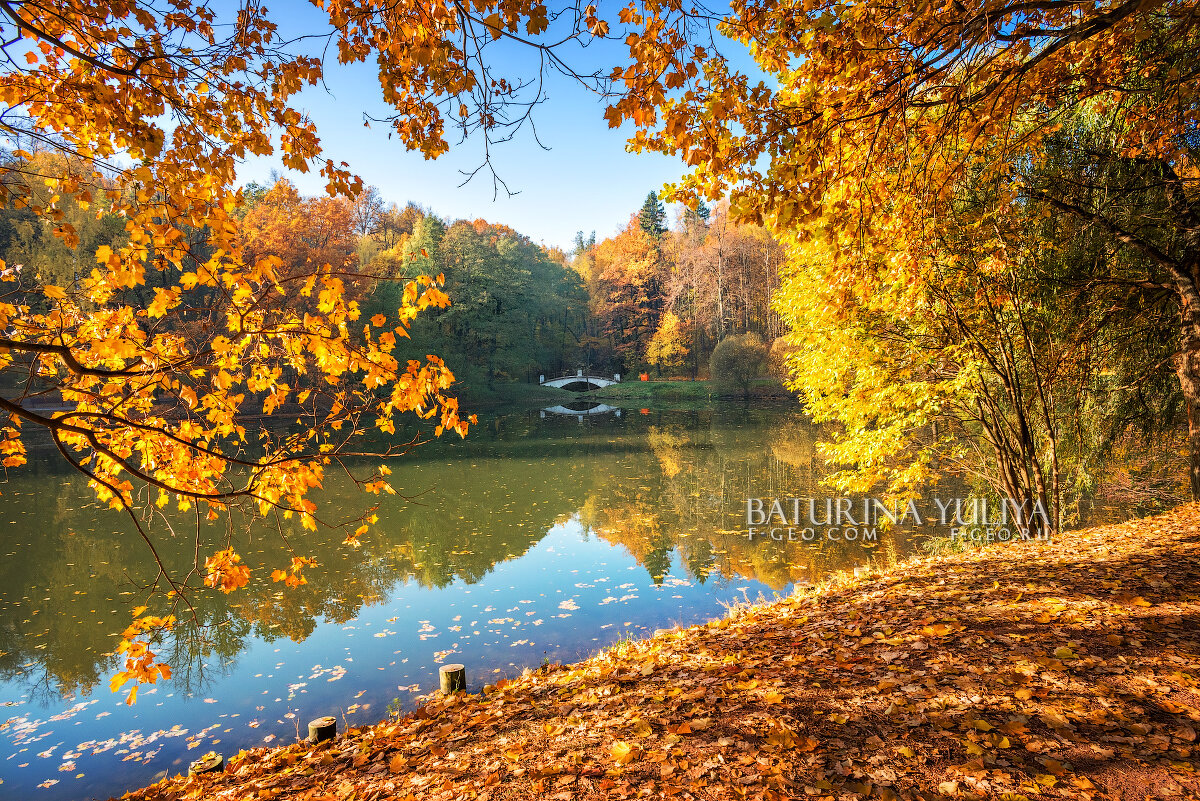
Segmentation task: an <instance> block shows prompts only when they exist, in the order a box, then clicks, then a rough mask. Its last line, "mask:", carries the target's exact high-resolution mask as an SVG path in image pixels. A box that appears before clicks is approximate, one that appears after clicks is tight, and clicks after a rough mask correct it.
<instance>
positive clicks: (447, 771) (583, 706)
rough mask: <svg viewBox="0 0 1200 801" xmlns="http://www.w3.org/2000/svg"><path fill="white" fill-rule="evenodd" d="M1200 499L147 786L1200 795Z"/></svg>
mask: <svg viewBox="0 0 1200 801" xmlns="http://www.w3.org/2000/svg"><path fill="white" fill-rule="evenodd" d="M1198 614H1200V506H1198V505H1188V506H1184V507H1181V508H1179V509H1177V510H1174V511H1172V512H1169V513H1167V514H1164V515H1160V516H1158V517H1155V518H1149V519H1146V520H1139V521H1133V522H1130V523H1126V524H1121V525H1114V526H1105V527H1099V528H1094V529H1088V530H1085V531H1079V532H1071V533H1069V534H1067V535H1064V537H1063V538H1062V539H1061V541H1059V542H1056V543H1054V544H1046V543H1038V542H1030V543H1020V544H1012V545H1005V546H997V547H993V548H990V549H986V550H984V551H980V552H972V553H964V554H955V555H950V556H945V557H941V558H937V559H922V560H917V561H913V562H909V563H906V564H904V565H901V566H899V567H897V568H894V569H892V570H890V571H888V572H887V573H884V574H882V575H876V576H867V577H863V578H860V579H856V580H853V581H850V582H847V583H843V584H835V585H831V586H827V587H824V588H822V589H819V590H815V591H811V592H807V593H805V594H803V595H797V596H794V597H791V598H789V599H786V600H783V601H777V602H773V603H768V604H762V605H756V606H747V607H744V608H738V609H734V610H731V614H730V615H729V616H728V617H727V618H725V619H721V620H717V621H712V622H710V623H708V624H707V625H699V626H693V627H691V628H688V629H683V630H675V631H669V632H662V633H660V634H658V635H657V636H655V637H653V638H651V639H647V640H642V641H633V642H625V643H621V644H619V645H618V646H615V647H613V648H611V649H609V650H607V651H604V652H602V653H601V654H599V655H597V656H595V657H593V658H592V659H589V660H587V661H585V662H581V663H579V664H575V665H569V666H550V667H548V668H546V669H544V670H541V671H537V672H531V673H528V674H526V675H524V676H521V677H519V678H517V679H514V680H511V681H506V682H501V683H499V684H497V685H496V686H494V687H489V688H487V691H486V692H485V693H484V694H482V695H474V696H452V697H449V698H441V697H435V698H433V699H432V700H430V701H429V703H428V704H427V705H426V706H424V707H422V708H421V709H419V710H417V711H416V712H415V713H414V714H411V715H409V716H407V717H405V718H403V719H401V720H399V721H389V722H384V723H381V724H378V725H376V726H373V727H367V728H361V729H352V730H351V731H350V732H348V733H347V734H346V735H345V736H343V737H341V738H339V739H338V740H336V741H333V742H330V743H324V744H322V745H320V746H316V747H313V746H310V745H307V744H295V745H291V746H287V747H284V748H275V749H257V750H254V751H251V752H244V753H242V754H239V755H237V756H236V757H234V758H233V759H232V760H231V765H230V770H229V772H228V773H224V774H218V775H215V776H213V775H210V776H206V777H202V778H193V779H183V778H174V779H169V780H166V781H164V782H162V783H160V784H158V785H155V786H153V787H150V788H147V789H144V790H141V791H138V792H137V793H134V794H132V795H131V796H130V798H133V799H139V800H141V801H149V800H150V799H164V800H165V799H183V798H205V799H210V798H212V799H273V798H288V799H292V798H295V799H350V798H354V799H385V798H386V799H409V798H421V799H435V798H436V799H442V798H444V799H463V798H476V799H483V800H485V801H491V800H492V799H540V798H551V799H557V800H558V801H572V800H573V799H590V798H634V797H637V798H682V799H733V798H766V799H776V798H829V799H833V798H839V799H840V798H867V797H871V798H882V799H896V798H905V799H910V798H911V799H918V798H920V799H934V798H994V799H1008V800H1009V801H1018V800H1019V799H1021V798H1113V799H1116V798H1121V799H1131V798H1146V797H1150V796H1153V795H1155V794H1157V795H1161V796H1163V797H1195V796H1196V795H1197V793H1200V780H1197V775H1196V767H1197V762H1198V761H1200V760H1198V756H1197V752H1196V750H1195V749H1196V736H1197V735H1196V729H1197V726H1198V725H1200V724H1198V723H1197V722H1198V721H1200V683H1198V680H1200V626H1198V623H1197V615H1198Z"/></svg>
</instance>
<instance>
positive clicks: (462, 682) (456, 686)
mask: <svg viewBox="0 0 1200 801" xmlns="http://www.w3.org/2000/svg"><path fill="white" fill-rule="evenodd" d="M438 678H440V679H441V681H442V692H443V693H446V694H449V693H456V692H458V691H459V690H465V689H467V668H466V665H442V666H441V667H440V668H438Z"/></svg>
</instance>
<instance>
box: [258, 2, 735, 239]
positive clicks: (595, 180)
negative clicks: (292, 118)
mask: <svg viewBox="0 0 1200 801" xmlns="http://www.w3.org/2000/svg"><path fill="white" fill-rule="evenodd" d="M293 11H294V12H295V13H292V12H293ZM276 18H277V20H278V21H279V22H280V23H281V31H280V32H281V33H282V34H284V35H291V34H298V33H312V32H313V31H314V30H317V31H319V30H324V29H326V28H327V25H328V20H323V19H322V17H321V16H320V12H319V11H317V10H315V9H313V8H312V7H309V6H307V5H301V4H296V5H295V6H294V8H289V15H288V16H287V18H279V17H276ZM322 23H324V25H322ZM729 44H730V48H729V49H731V50H733V51H737V53H738V54H737V58H738V61H739V62H742V63H739V66H741V67H743V68H746V67H749V68H750V69H753V66H752V65H753V62H752V61H751V60H750V59H749V57H748V55H747V54H746V53H745V51H744V49H743V48H740V47H739V46H737V45H734V44H732V43H729ZM505 45H506V43H505V42H499V43H496V45H495V46H494V49H493V52H494V53H495V58H494V59H492V63H494V64H495V65H496V66H497V67H498V70H497V73H498V74H499V75H507V76H508V77H510V78H511V77H513V76H514V75H523V76H526V77H528V76H531V75H533V74H536V67H535V65H534V64H533V63H531V61H530V59H531V58H532V53H531V52H530V51H529V50H528V49H517V48H516V46H508V47H506V46H505ZM332 51H333V48H331V54H330V56H329V57H328V58H327V59H326V64H325V73H326V74H325V84H326V85H325V86H323V87H310V88H308V89H306V90H305V91H304V92H303V93H302V94H301V95H300V96H299V97H298V98H294V100H293V103H294V105H295V106H296V107H297V108H299V109H300V110H302V111H304V112H306V113H308V114H309V115H310V117H311V118H312V120H313V121H314V122H315V123H316V125H317V130H318V132H319V134H320V137H321V142H322V145H323V147H324V149H325V154H324V155H325V157H326V158H331V159H333V160H334V161H335V162H339V161H346V162H348V163H349V164H350V166H351V168H352V169H354V170H355V172H356V173H357V174H358V175H359V176H361V177H362V179H363V181H364V182H365V183H367V184H369V185H374V186H377V187H378V188H379V190H380V193H381V194H382V195H383V197H384V199H385V200H387V201H394V202H396V203H398V204H400V205H404V203H406V202H408V201H413V202H415V203H418V204H419V205H422V206H425V207H428V208H430V209H432V210H433V212H434V213H436V214H438V215H439V216H442V217H449V218H451V219H458V218H475V217H482V218H485V219H487V220H489V221H492V222H498V223H504V224H506V225H509V226H511V227H512V228H514V229H516V230H518V231H520V232H522V233H524V234H526V235H528V236H529V237H531V238H532V239H533V240H535V241H537V242H541V243H543V244H545V245H554V246H558V247H562V248H564V249H569V247H570V245H571V242H572V241H573V239H574V237H575V233H576V232H577V231H583V232H584V233H585V234H587V233H590V232H591V231H595V232H596V234H597V236H598V237H599V238H601V239H603V238H604V237H606V236H610V235H612V234H614V233H615V232H617V231H618V230H619V229H620V228H622V227H623V226H624V225H625V224H626V222H627V221H628V220H629V217H630V215H631V214H634V213H635V212H636V211H637V210H638V209H639V208H640V207H641V205H642V203H643V201H644V200H645V198H646V194H647V193H648V192H650V191H653V190H658V189H661V188H662V185H663V184H664V183H666V182H669V181H674V180H676V179H678V178H679V177H680V176H681V175H682V174H683V172H684V170H685V167H684V164H683V162H682V160H680V159H678V158H673V157H671V158H668V157H666V156H662V155H658V154H632V153H628V152H626V150H625V143H626V139H627V137H628V136H629V135H630V134H631V133H632V127H631V126H625V127H623V128H621V129H616V130H614V129H610V128H609V127H608V123H607V122H606V121H605V120H604V118H603V112H604V107H605V105H604V103H603V101H602V100H601V98H599V97H598V96H596V95H595V94H593V93H591V92H589V91H587V90H586V89H584V88H583V87H581V86H579V85H578V84H577V83H575V82H573V81H571V80H569V79H567V78H565V77H563V76H561V75H558V74H555V73H547V74H546V78H547V91H546V102H545V103H544V104H542V105H540V106H539V107H538V108H537V109H536V110H535V112H534V123H535V124H536V126H537V139H538V140H540V141H541V143H542V144H544V145H546V146H547V147H548V148H549V150H544V149H543V148H542V147H540V146H539V145H538V141H537V140H535V138H534V136H533V133H532V131H531V130H529V129H528V128H526V129H522V130H521V131H519V132H518V133H517V134H516V136H515V137H514V139H513V140H512V141H509V142H506V143H503V144H501V145H499V146H498V147H496V148H495V149H494V150H493V153H492V156H493V157H492V163H493V165H494V167H495V169H496V171H497V173H498V174H499V175H500V177H501V178H502V179H503V180H504V181H505V182H506V183H507V184H508V188H509V189H510V190H512V191H514V192H516V193H517V194H515V195H513V196H508V195H507V194H506V193H505V192H504V190H503V189H501V190H500V191H499V193H498V194H497V193H494V190H493V183H492V179H491V175H490V173H488V172H487V171H486V170H484V171H481V172H480V173H479V174H478V175H477V176H476V177H475V178H474V179H473V180H472V181H470V182H469V183H468V184H466V185H465V186H461V187H460V186H459V185H460V184H461V183H462V182H463V178H464V176H463V174H462V172H461V171H468V172H469V171H471V170H473V169H475V168H476V167H478V166H479V165H480V163H481V162H482V160H483V143H482V141H481V140H477V139H468V140H467V141H465V142H463V143H461V144H459V143H457V132H454V131H451V132H450V135H451V138H450V139H449V141H450V144H451V149H450V152H449V153H447V154H445V155H443V156H442V157H441V158H438V159H436V160H434V161H427V160H426V159H425V158H424V157H423V156H422V155H421V154H420V153H413V152H409V151H407V150H405V148H404V146H403V145H402V144H400V143H399V142H398V141H397V140H395V139H392V140H389V139H388V136H387V134H388V127H387V125H386V124H382V123H381V124H376V125H374V126H373V127H371V128H369V129H368V128H365V127H363V112H364V110H365V111H368V112H370V113H373V114H374V115H375V116H384V115H385V114H386V112H387V107H386V106H385V105H384V103H383V100H382V95H381V92H380V89H379V85H378V79H377V75H376V71H375V65H374V61H373V59H369V60H368V62H367V63H365V64H354V65H339V64H338V63H337V60H336V57H335V55H334V53H333V52H332ZM567 54H568V55H569V56H570V57H571V58H572V60H573V61H574V62H575V63H578V64H581V65H582V66H583V67H584V68H585V69H590V68H594V67H597V66H600V65H603V66H605V67H606V68H607V69H611V67H612V66H613V65H614V64H616V63H620V61H621V59H622V58H623V57H624V58H627V57H628V55H627V51H626V50H625V47H624V45H623V44H621V43H613V42H603V43H600V44H599V46H597V44H596V43H592V44H591V45H590V46H589V47H588V48H587V49H580V48H573V49H572V50H570V51H568V53H567ZM272 170H278V171H280V172H283V173H284V174H285V175H287V177H288V178H289V179H290V180H292V181H293V182H294V183H296V184H297V185H298V186H299V188H300V190H301V192H302V193H304V194H314V195H315V194H319V193H321V192H323V191H324V183H323V181H322V179H321V177H320V175H319V174H318V173H316V172H314V173H309V174H307V175H304V174H299V173H292V172H285V171H283V170H282V168H281V164H280V162H279V159H278V158H263V159H254V160H251V161H249V162H247V163H246V164H245V165H244V168H243V169H242V170H240V171H239V179H240V180H241V181H242V182H248V181H252V180H257V181H259V182H266V181H268V180H269V176H270V175H271V172H272ZM672 216H673V215H672Z"/></svg>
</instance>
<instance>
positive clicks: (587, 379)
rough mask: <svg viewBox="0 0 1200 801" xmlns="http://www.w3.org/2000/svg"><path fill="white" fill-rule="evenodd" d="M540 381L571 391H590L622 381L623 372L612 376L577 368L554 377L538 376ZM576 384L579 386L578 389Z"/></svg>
mask: <svg viewBox="0 0 1200 801" xmlns="http://www.w3.org/2000/svg"><path fill="white" fill-rule="evenodd" d="M538 383H539V384H541V385H542V386H544V387H555V388H557V389H567V390H568V391H571V392H590V391H591V390H593V389H601V388H602V387H611V386H612V385H613V384H619V383H621V374H620V373H616V374H615V375H612V376H606V375H585V374H584V372H583V370H576V371H575V372H574V373H567V374H565V375H560V376H555V377H553V378H546V376H545V375H541V376H538ZM576 386H578V387H579V388H578V389H576V388H575V387H576Z"/></svg>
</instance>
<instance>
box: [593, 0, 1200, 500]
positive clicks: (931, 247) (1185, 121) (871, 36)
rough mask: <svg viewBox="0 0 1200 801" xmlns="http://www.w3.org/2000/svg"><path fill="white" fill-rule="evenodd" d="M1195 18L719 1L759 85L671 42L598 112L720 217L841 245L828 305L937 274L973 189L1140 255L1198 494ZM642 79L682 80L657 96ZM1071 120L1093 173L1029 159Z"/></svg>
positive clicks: (1124, 253) (930, 282)
mask: <svg viewBox="0 0 1200 801" xmlns="http://www.w3.org/2000/svg"><path fill="white" fill-rule="evenodd" d="M1198 14H1200V10H1198V7H1197V5H1196V3H1194V2H1186V1H1183V0H1180V1H1178V2H1165V3H1156V4H1150V5H1147V4H1143V3H1137V2H1119V3H1115V4H1113V3H1101V2H1088V3H1059V2H1050V3H1039V4H1032V5H1031V4H1024V3H1007V2H987V1H986V0H985V1H982V2H974V3H966V4H961V3H960V4H954V5H950V6H939V5H921V4H915V5H914V4H908V5H889V4H886V3H876V2H867V3H862V4H851V5H847V4H843V3H834V2H817V3H813V4H806V5H805V6H804V8H803V9H799V10H796V11H792V10H788V11H786V12H785V10H784V9H782V8H781V7H779V6H778V5H777V4H775V3H773V2H757V1H755V0H751V2H742V3H736V4H734V6H733V8H732V11H731V14H730V15H729V16H728V18H727V19H726V20H725V22H724V30H725V31H726V32H727V33H728V34H729V35H730V36H733V37H735V38H737V39H739V40H740V41H741V42H742V43H743V44H745V45H747V46H749V47H751V48H752V51H753V53H754V56H755V59H756V62H757V66H758V67H759V68H760V69H761V70H763V71H764V72H766V73H768V74H769V75H770V76H771V79H772V80H771V82H770V83H768V82H765V81H759V80H757V79H756V78H754V77H750V76H747V75H745V74H739V73H738V72H736V70H735V69H734V67H732V66H731V64H732V63H734V62H730V61H726V60H721V59H718V58H708V60H706V61H704V68H703V72H702V74H700V75H697V76H694V77H693V76H689V75H688V71H687V69H686V64H685V63H684V61H685V58H684V54H685V53H690V54H691V55H698V54H699V51H695V52H693V51H692V50H691V48H692V46H693V42H684V41H676V42H675V44H674V46H670V45H669V44H668V46H667V49H668V54H667V55H664V57H663V58H662V59H661V60H660V61H659V63H658V64H657V65H656V66H657V67H658V69H659V74H658V75H657V76H655V77H653V78H652V77H651V74H652V68H651V67H650V66H649V65H647V66H646V68H645V69H644V70H643V69H639V68H635V69H632V70H629V71H627V72H626V73H625V74H624V75H623V76H622V81H623V85H624V87H625V90H626V91H625V94H624V95H623V96H622V97H621V98H620V99H619V100H618V101H617V102H616V103H615V104H614V107H613V108H612V109H611V110H610V113H609V119H610V122H612V123H613V124H618V123H620V122H621V121H623V120H626V119H633V120H635V121H638V118H641V119H640V123H641V125H642V127H643V128H644V130H643V131H642V132H640V133H639V134H638V135H637V136H636V137H635V140H634V146H635V147H638V148H643V149H649V150H657V151H662V152H667V153H676V154H679V155H681V156H683V157H684V158H685V160H686V161H687V162H688V164H690V165H692V166H693V168H694V169H693V171H692V172H691V173H690V174H689V175H688V176H687V177H685V179H684V180H683V181H681V182H680V184H679V185H678V186H677V187H676V195H677V196H679V197H686V196H690V195H698V196H701V197H706V198H715V197H718V196H720V195H722V194H725V193H726V192H728V193H729V194H730V195H731V197H732V208H733V211H734V213H735V214H736V215H738V216H739V217H741V218H744V219H750V220H754V221H764V222H766V223H767V224H768V225H770V226H772V228H773V229H774V230H775V231H776V232H778V233H780V234H781V235H782V236H784V237H785V238H786V239H787V240H788V241H789V243H791V244H792V245H794V246H800V247H802V246H804V245H805V243H807V242H810V241H813V240H817V239H820V240H823V241H827V242H836V243H837V245H838V246H837V247H835V248H831V249H830V250H829V251H828V252H827V255H828V257H829V258H831V259H832V260H833V261H832V263H831V265H830V269H829V278H830V280H831V281H833V282H834V289H835V290H837V292H836V293H835V296H834V300H835V301H836V302H839V303H851V302H854V299H861V297H862V296H861V293H862V292H866V291H870V292H874V291H876V290H879V291H880V292H881V293H882V294H884V295H886V294H889V293H892V292H893V290H895V291H896V293H897V294H899V290H900V289H901V288H902V287H905V286H908V287H910V288H912V294H913V295H916V294H919V293H920V292H921V291H922V289H924V288H929V287H932V286H934V285H935V283H936V281H937V280H939V276H938V272H937V265H938V264H939V256H938V254H939V253H943V254H944V253H945V252H946V251H945V249H944V248H942V247H941V244H942V242H943V240H944V239H945V238H946V235H947V233H948V231H949V229H950V227H951V226H952V225H953V224H952V223H950V222H949V221H950V220H952V219H953V218H954V217H955V215H954V209H953V206H954V204H955V203H956V202H957V201H958V200H959V199H961V198H962V197H963V193H964V192H967V191H969V190H970V189H971V188H972V187H980V186H995V187H998V188H999V191H998V192H997V193H996V194H995V196H994V197H993V198H992V200H991V202H992V204H993V211H994V212H995V213H997V214H999V215H1001V216H1003V217H1006V218H1007V219H1010V220H1019V219H1023V218H1024V219H1028V218H1027V217H1026V215H1025V212H1026V209H1027V207H1029V206H1030V205H1031V204H1032V205H1039V206H1040V207H1041V208H1044V209H1046V210H1047V211H1049V212H1050V213H1053V214H1059V215H1063V214H1065V215H1071V216H1073V217H1075V218H1077V219H1078V220H1079V221H1080V222H1081V224H1082V225H1084V226H1085V227H1086V228H1088V229H1089V230H1091V231H1097V232H1104V233H1105V234H1106V235H1107V236H1108V237H1109V246H1110V247H1111V248H1112V249H1113V250H1114V251H1115V252H1117V253H1118V254H1121V255H1120V258H1121V259H1125V260H1132V261H1139V262H1141V263H1143V264H1145V265H1152V266H1153V272H1152V273H1147V274H1145V275H1144V276H1143V277H1142V279H1140V280H1142V282H1143V285H1142V287H1139V290H1140V289H1150V288H1152V287H1157V288H1160V289H1162V290H1164V291H1168V292H1170V293H1171V295H1172V297H1173V298H1174V303H1175V306H1176V310H1177V315H1178V317H1177V321H1178V330H1177V335H1176V336H1177V340H1176V341H1177V347H1176V349H1175V357H1174V359H1173V362H1174V366H1175V368H1176V373H1177V378H1178V382H1179V387H1180V389H1181V391H1182V393H1183V395H1184V396H1185V398H1186V399H1187V403H1188V407H1189V410H1190V411H1189V414H1188V418H1189V425H1190V427H1191V434H1192V436H1191V440H1192V443H1193V445H1192V468H1191V475H1192V485H1193V492H1194V493H1195V494H1197V495H1198V496H1200V413H1197V410H1198V409H1200V406H1198V404H1200V382H1198V381H1197V376H1198V375H1200V336H1198V334H1200V328H1198V327H1197V321H1198V320H1200V317H1198V316H1197V312H1196V309H1197V308H1200V306H1198V299H1200V293H1198V292H1197V286H1200V283H1198V282H1200V255H1198V253H1200V251H1198V250H1197V239H1196V236H1197V235H1196V231H1197V226H1196V223H1195V220H1196V202H1197V201H1196V192H1197V173H1196V166H1195V165H1196V161H1195V155H1196V153H1195V148H1196V143H1197V140H1196V136H1195V131H1196V129H1197V123H1198V117H1200V104H1198V103H1197V100H1198V97H1197V95H1198V93H1200V82H1198V81H1197V80H1196V77H1197V66H1196V65H1197V59H1196V57H1195V56H1196V52H1197V49H1198V48H1197V45H1198V41H1197V36H1198V34H1197V25H1196V23H1197V17H1198ZM669 40H670V37H669V36H668V37H659V38H657V39H656V41H658V42H659V43H663V42H669ZM704 55H705V56H711V55H712V51H711V50H707V49H706V50H705V51H704ZM652 81H654V82H655V83H656V84H657V85H661V86H665V87H668V88H669V87H678V89H677V91H674V92H672V91H662V92H660V93H657V94H656V93H654V92H653V91H652V83H651V82H652ZM1079 115H1084V116H1090V117H1092V118H1094V119H1096V120H1100V121H1103V122H1102V127H1103V130H1104V135H1103V137H1101V138H1096V137H1093V138H1091V139H1090V141H1080V142H1079V143H1078V144H1079V146H1080V149H1079V150H1078V154H1079V157H1080V159H1089V160H1090V167H1089V168H1088V170H1087V171H1085V172H1084V171H1077V170H1075V169H1074V168H1072V169H1071V170H1067V171H1060V172H1058V173H1057V176H1055V175H1052V174H1047V173H1045V172H1044V171H1043V170H1042V169H1041V167H1042V166H1043V165H1044V164H1045V160H1046V158H1047V154H1048V149H1050V148H1053V147H1055V145H1053V143H1052V142H1051V141H1050V140H1051V138H1052V137H1054V136H1055V135H1056V134H1058V133H1059V132H1061V131H1062V130H1063V128H1064V125H1066V126H1067V127H1070V126H1071V123H1070V120H1071V119H1072V118H1073V117H1077V116H1079ZM715 119H721V120H723V124H720V125H714V124H713V120H715ZM1075 163H1076V164H1082V160H1077V161H1076V162H1075ZM1060 164H1063V165H1065V164H1066V162H1060ZM1151 195H1153V196H1154V197H1156V198H1157V199H1156V200H1151ZM1156 204H1157V207H1156ZM1119 261H1120V259H1118V260H1116V261H1114V260H1106V261H1105V262H1104V263H1105V264H1108V265H1115V264H1117V263H1118V262H1119ZM881 264H886V265H887V269H886V270H881V269H879V265H881ZM880 279H882V280H883V281H885V282H886V285H884V286H880V285H879V284H877V283H872V282H876V281H878V280H880ZM1111 279H1114V280H1115V281H1116V282H1117V283H1118V284H1120V285H1126V286H1129V283H1128V281H1127V276H1119V275H1118V276H1112V277H1111ZM1106 280H1108V279H1106ZM885 344H886V343H880V346H881V347H882V346H885ZM831 356H832V354H831ZM929 358H931V359H932V358H935V357H934V356H933V355H932V353H931V355H930V356H929Z"/></svg>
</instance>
